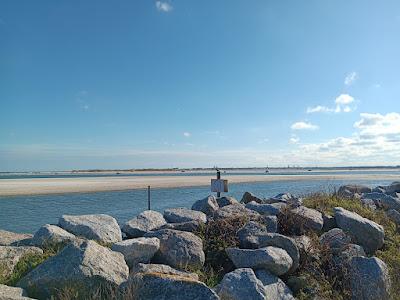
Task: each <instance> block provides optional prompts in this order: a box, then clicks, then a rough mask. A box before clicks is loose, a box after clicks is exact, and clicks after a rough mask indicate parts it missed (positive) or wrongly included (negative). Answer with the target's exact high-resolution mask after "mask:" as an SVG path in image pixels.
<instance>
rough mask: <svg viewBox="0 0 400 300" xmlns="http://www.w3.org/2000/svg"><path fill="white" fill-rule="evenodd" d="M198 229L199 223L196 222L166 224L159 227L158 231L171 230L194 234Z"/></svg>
mask: <svg viewBox="0 0 400 300" xmlns="http://www.w3.org/2000/svg"><path fill="white" fill-rule="evenodd" d="M199 228H200V223H199V222H197V221H191V222H183V223H167V224H165V225H164V226H161V227H160V229H173V230H180V231H187V232H194V231H197V230H198V229H199Z"/></svg>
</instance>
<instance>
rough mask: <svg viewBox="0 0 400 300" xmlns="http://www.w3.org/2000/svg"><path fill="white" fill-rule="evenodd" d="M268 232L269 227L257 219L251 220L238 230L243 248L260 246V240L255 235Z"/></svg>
mask: <svg viewBox="0 0 400 300" xmlns="http://www.w3.org/2000/svg"><path fill="white" fill-rule="evenodd" d="M263 233H268V231H267V227H266V226H265V225H263V224H260V223H258V222H255V221H249V222H248V223H246V224H245V225H244V226H243V227H242V228H240V229H239V230H238V232H237V236H238V238H239V242H240V247H241V248H259V247H258V240H256V239H255V238H254V237H256V236H258V235H260V234H263Z"/></svg>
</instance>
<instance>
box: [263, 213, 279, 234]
mask: <svg viewBox="0 0 400 300" xmlns="http://www.w3.org/2000/svg"><path fill="white" fill-rule="evenodd" d="M260 223H262V224H263V225H265V227H266V228H267V231H268V232H277V231H278V218H277V217H276V216H262V217H261V219H260Z"/></svg>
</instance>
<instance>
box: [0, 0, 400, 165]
mask: <svg viewBox="0 0 400 300" xmlns="http://www.w3.org/2000/svg"><path fill="white" fill-rule="evenodd" d="M0 41H1V42H0V170H2V171H14V170H68V169H85V168H144V167H211V166H213V165H219V166H224V167H231V166H236V167H245V166H266V165H269V166H286V165H288V164H290V165H301V166H315V165H318V166H338V165H375V164H400V114H399V113H400V84H399V83H400V82H399V80H400V74H399V72H400V71H399V70H400V58H399V57H400V56H399V53H400V3H399V1H397V0H393V1H372V0H370V1H365V0H354V1H349V0H325V1H321V0H314V1H313V0H310V1H285V0H282V1H266V0H264V1H191V0H176V1H152V0H140V1H139V0H136V1H135V0H129V1H128V0H121V1H117V2H110V1H100V0H96V1H94V0H92V1H67V0H63V1H61V0H60V1H50V0H48V1H46V0H41V1H19V0H18V1H6V0H3V1H0Z"/></svg>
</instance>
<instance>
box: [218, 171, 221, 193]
mask: <svg viewBox="0 0 400 300" xmlns="http://www.w3.org/2000/svg"><path fill="white" fill-rule="evenodd" d="M217 179H221V171H220V170H218V169H217ZM217 197H218V198H219V197H221V193H220V192H217Z"/></svg>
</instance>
